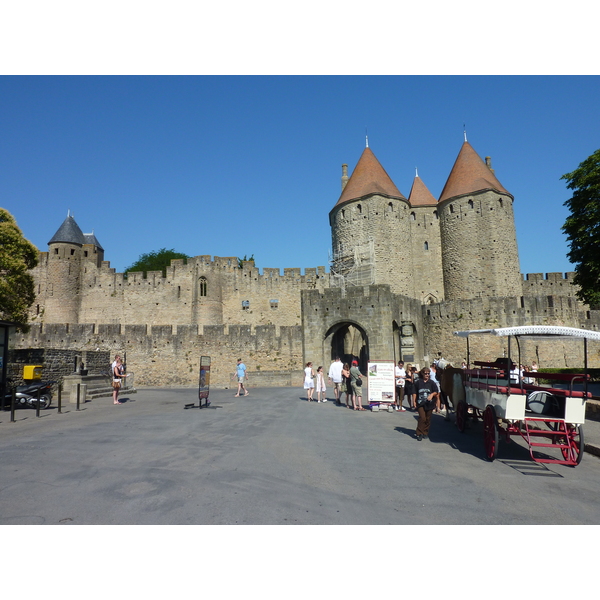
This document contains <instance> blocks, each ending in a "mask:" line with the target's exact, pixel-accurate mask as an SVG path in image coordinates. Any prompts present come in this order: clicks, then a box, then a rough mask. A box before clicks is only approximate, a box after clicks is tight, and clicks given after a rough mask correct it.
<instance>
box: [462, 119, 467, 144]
mask: <svg viewBox="0 0 600 600" xmlns="http://www.w3.org/2000/svg"><path fill="white" fill-rule="evenodd" d="M463 134H464V136H465V142H466V141H467V126H466V125H465V124H464V123H463Z"/></svg>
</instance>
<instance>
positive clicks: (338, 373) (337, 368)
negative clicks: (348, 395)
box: [327, 356, 344, 406]
mask: <svg viewBox="0 0 600 600" xmlns="http://www.w3.org/2000/svg"><path fill="white" fill-rule="evenodd" d="M343 368H344V365H343V364H342V361H341V359H340V357H339V356H336V357H335V360H334V361H333V362H332V363H331V366H330V367H329V373H328V375H327V376H328V378H329V381H331V382H332V383H333V393H334V395H335V403H336V404H337V405H338V406H339V405H340V404H341V403H340V387H341V383H342V369H343Z"/></svg>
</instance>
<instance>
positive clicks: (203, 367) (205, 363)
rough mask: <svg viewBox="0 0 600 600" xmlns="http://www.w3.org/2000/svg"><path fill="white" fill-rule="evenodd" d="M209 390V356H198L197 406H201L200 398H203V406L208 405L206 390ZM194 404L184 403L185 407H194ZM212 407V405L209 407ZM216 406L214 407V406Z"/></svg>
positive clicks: (206, 406) (207, 406)
mask: <svg viewBox="0 0 600 600" xmlns="http://www.w3.org/2000/svg"><path fill="white" fill-rule="evenodd" d="M209 391H210V356H201V357H200V381H199V383H198V400H199V402H198V408H202V400H204V408H209V407H210V400H209V399H208V392H209ZM194 407H195V405H194V404H186V405H185V408H194ZM211 408H213V407H211ZM214 408H216V407H214Z"/></svg>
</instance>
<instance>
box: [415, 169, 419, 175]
mask: <svg viewBox="0 0 600 600" xmlns="http://www.w3.org/2000/svg"><path fill="white" fill-rule="evenodd" d="M418 176H419V170H418V169H417V167H415V177H418Z"/></svg>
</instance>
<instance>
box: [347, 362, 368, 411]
mask: <svg viewBox="0 0 600 600" xmlns="http://www.w3.org/2000/svg"><path fill="white" fill-rule="evenodd" d="M362 377H363V374H362V373H361V372H360V370H359V368H358V361H357V360H353V361H352V367H351V368H350V385H351V386H352V404H353V405H354V410H365V409H364V408H363V405H362V383H363V382H362Z"/></svg>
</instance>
